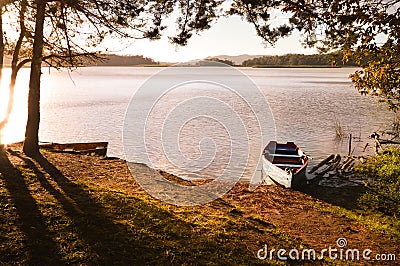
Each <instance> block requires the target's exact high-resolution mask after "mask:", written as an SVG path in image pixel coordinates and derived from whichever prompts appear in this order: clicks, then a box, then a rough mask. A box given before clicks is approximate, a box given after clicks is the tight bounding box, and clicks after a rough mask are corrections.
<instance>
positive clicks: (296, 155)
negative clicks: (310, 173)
mask: <svg viewBox="0 0 400 266" xmlns="http://www.w3.org/2000/svg"><path fill="white" fill-rule="evenodd" d="M264 156H265V157H266V158H267V160H269V161H270V162H272V163H273V164H274V165H276V166H278V167H279V168H281V169H284V170H285V169H288V168H289V169H292V170H293V171H294V172H297V171H299V170H300V169H301V168H302V167H303V165H304V164H305V158H304V156H303V153H302V152H300V150H299V147H297V145H296V144H294V143H293V142H288V143H286V144H281V143H276V142H270V144H269V145H267V147H266V148H265V150H264Z"/></svg>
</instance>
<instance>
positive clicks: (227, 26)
mask: <svg viewBox="0 0 400 266" xmlns="http://www.w3.org/2000/svg"><path fill="white" fill-rule="evenodd" d="M166 33H167V34H168V31H167V32H166ZM110 52H112V53H117V54H130V55H144V56H146V57H151V58H153V59H155V60H156V61H161V62H184V61H189V60H193V59H202V58H204V57H207V56H215V55H240V54H251V55H275V54H278V55H281V54H287V53H307V54H309V53H315V50H310V49H307V50H306V49H304V48H303V46H302V45H301V43H300V42H299V34H297V35H296V36H292V37H289V38H286V39H282V40H280V41H278V43H277V44H276V45H275V47H270V46H268V47H265V45H264V44H263V43H262V40H261V38H260V37H258V36H257V35H256V32H255V30H254V28H253V26H252V25H251V24H249V23H248V22H245V21H242V20H241V18H239V17H229V18H221V19H220V20H219V21H218V22H217V23H216V24H214V25H213V26H212V27H211V29H209V30H207V31H204V32H201V33H200V35H194V36H193V37H192V38H191V39H190V40H189V43H188V45H187V46H185V47H177V46H176V45H173V44H170V43H169V42H168V39H167V37H166V36H165V35H164V36H163V38H162V39H161V40H157V41H148V40H136V41H134V42H132V41H129V42H126V43H121V44H120V45H119V47H117V48H115V49H114V50H113V49H111V50H110Z"/></svg>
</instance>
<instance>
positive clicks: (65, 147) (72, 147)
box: [39, 142, 108, 156]
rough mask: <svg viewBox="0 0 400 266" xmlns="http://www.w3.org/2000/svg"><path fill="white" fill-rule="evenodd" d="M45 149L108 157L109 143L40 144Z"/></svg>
mask: <svg viewBox="0 0 400 266" xmlns="http://www.w3.org/2000/svg"><path fill="white" fill-rule="evenodd" d="M39 146H40V147H41V148H43V149H47V150H51V151H54V152H69V153H81V154H88V153H89V154H92V153H93V154H96V155H99V156H106V155H107V147H108V142H88V143H53V142H50V143H40V145H39Z"/></svg>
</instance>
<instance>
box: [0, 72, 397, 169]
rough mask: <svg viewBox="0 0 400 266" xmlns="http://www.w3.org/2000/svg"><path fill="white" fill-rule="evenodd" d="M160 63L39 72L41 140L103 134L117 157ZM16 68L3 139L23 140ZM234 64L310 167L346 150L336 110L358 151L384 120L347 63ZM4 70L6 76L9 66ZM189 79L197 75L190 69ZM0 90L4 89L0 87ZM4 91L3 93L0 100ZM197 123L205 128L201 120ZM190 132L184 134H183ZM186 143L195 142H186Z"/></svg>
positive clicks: (280, 134) (23, 89) (280, 135)
mask: <svg viewBox="0 0 400 266" xmlns="http://www.w3.org/2000/svg"><path fill="white" fill-rule="evenodd" d="M159 70H160V69H159V68H151V67H150V68H129V67H127V68H120V67H113V68H107V67H94V68H84V69H80V70H78V71H77V72H72V73H71V76H72V80H73V81H72V80H71V78H70V77H69V75H68V73H67V71H63V72H57V71H52V72H51V73H50V75H49V73H48V72H44V73H43V76H42V102H41V107H42V109H41V111H42V112H41V119H42V120H41V126H40V134H39V135H40V140H41V141H45V142H61V143H62V142H91V141H108V142H109V153H108V155H109V156H116V157H120V158H123V157H124V154H123V147H122V140H121V138H122V137H121V134H122V133H121V132H122V130H123V121H124V119H125V111H126V107H127V105H128V103H129V100H130V98H131V97H132V94H133V92H134V91H135V89H137V88H138V87H139V86H140V85H141V84H142V83H143V82H144V81H145V80H146V79H147V78H149V77H150V76H152V75H153V74H156V73H157V72H159ZM21 71H22V72H21V73H20V74H19V79H18V81H17V86H16V97H15V98H16V105H15V110H13V117H11V119H10V124H9V125H8V126H7V131H5V132H4V140H7V142H17V141H21V140H22V139H23V137H24V130H25V123H26V116H27V115H26V102H27V82H24V78H23V77H24V75H25V74H24V73H23V71H25V70H24V69H22V70H21ZM26 71H28V69H27V70H26ZM191 71H195V69H191ZM240 71H242V72H244V73H245V74H247V75H248V76H249V77H250V78H251V79H253V80H254V82H255V83H256V84H257V85H258V86H259V88H260V89H261V90H262V92H263V93H264V95H265V96H266V98H267V100H268V101H269V103H270V105H271V108H272V111H273V115H274V118H275V122H276V127H277V141H279V142H286V141H295V142H296V143H297V144H298V145H299V146H301V147H302V148H303V149H304V151H305V152H306V153H307V154H308V155H310V156H311V157H313V158H314V160H312V161H311V162H310V166H311V167H312V166H313V165H315V164H316V163H318V161H320V160H322V159H324V158H326V157H327V156H328V155H330V154H332V153H341V154H347V141H346V139H345V140H344V141H343V142H342V143H336V142H335V141H334V138H335V128H334V121H335V117H337V118H339V119H340V120H341V123H342V125H343V126H345V127H346V128H347V129H349V130H350V131H351V132H352V133H353V135H354V136H358V135H359V132H361V140H362V141H363V142H361V143H356V142H353V145H354V147H355V151H354V153H355V154H357V155H359V153H358V152H359V151H360V150H361V151H362V149H363V147H364V145H365V141H369V139H368V136H369V135H370V134H371V133H372V132H373V131H376V130H378V129H379V127H381V126H386V125H387V122H388V121H389V118H388V117H386V116H387V113H388V112H387V111H386V110H385V106H383V105H382V106H378V105H377V104H376V103H375V99H371V98H370V97H364V96H360V95H359V94H358V92H357V91H356V90H355V89H354V88H353V87H352V86H351V84H350V81H349V79H348V74H349V73H351V72H353V69H331V70H330V71H329V72H328V71H326V69H240ZM26 73H28V72H26ZM104 73H106V75H104ZM114 74H115V75H114ZM3 76H4V79H3V82H5V80H6V78H7V76H8V74H7V70H6V71H4V72H3ZM25 76H26V77H28V75H25ZM115 76H116V77H117V78H115ZM193 78H198V77H197V76H196V75H195V74H193ZM26 80H27V79H26ZM3 86H4V85H3ZM6 88H7V89H8V84H7V82H6ZM149 93H151V92H149ZM194 93H195V92H194ZM1 95H4V93H3V91H2V92H1ZM17 95H18V96H17ZM177 97H184V95H177ZM4 98H5V97H1V98H0V101H3V99H4ZM143 100H144V101H145V100H146V99H143ZM0 106H1V109H0V112H1V111H2V109H3V106H4V105H3V104H2V103H1V104H0ZM390 117H391V116H390ZM194 126H196V125H194ZM197 126H198V127H199V128H200V129H201V128H204V127H203V126H202V125H201V124H200V125H197ZM188 132H189V131H188ZM185 134H186V133H185ZM191 137H192V136H190V135H188V136H185V138H187V139H190V138H191ZM185 138H184V139H185ZM221 143H222V142H221ZM371 146H372V145H371ZM185 150H196V148H193V147H187V148H186V149H185ZM223 150H226V147H225V148H224V149H223ZM153 155H154V156H157V154H153ZM143 156H145V155H143ZM189 157H190V156H189ZM161 166H162V168H163V169H164V170H166V171H168V172H174V173H175V172H177V171H172V170H173V169H172V167H171V166H168V164H163V165H161ZM169 167H170V168H169ZM222 168H223V166H221V167H220V168H216V169H217V171H219V170H220V169H222ZM178 172H179V171H178Z"/></svg>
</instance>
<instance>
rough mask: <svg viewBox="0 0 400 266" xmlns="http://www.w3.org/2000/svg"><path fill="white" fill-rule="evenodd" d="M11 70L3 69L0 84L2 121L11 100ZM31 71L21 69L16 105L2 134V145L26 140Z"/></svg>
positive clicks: (0, 138) (15, 95)
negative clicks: (9, 99)
mask: <svg viewBox="0 0 400 266" xmlns="http://www.w3.org/2000/svg"><path fill="white" fill-rule="evenodd" d="M10 75H11V69H9V68H5V69H3V75H2V79H1V83H0V121H2V120H3V119H4V118H5V115H6V112H7V103H8V98H9V83H10ZM28 81H29V69H25V68H24V69H21V70H20V71H19V74H18V78H17V83H16V85H15V93H14V104H13V109H12V111H11V114H10V118H9V120H8V123H7V125H6V126H5V128H4V129H3V131H1V132H0V143H2V144H10V143H14V142H19V141H22V140H23V139H24V132H25V125H26V119H27V115H28V111H27V99H28Z"/></svg>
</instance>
